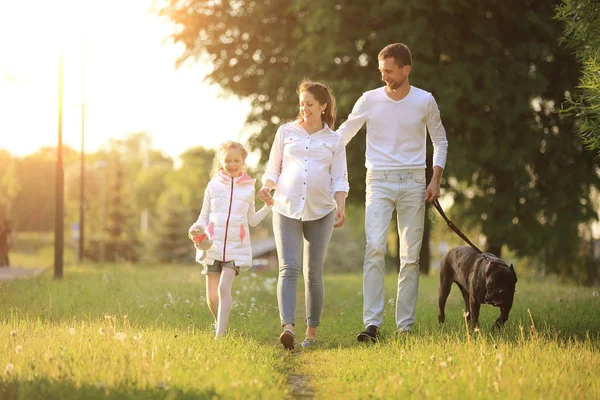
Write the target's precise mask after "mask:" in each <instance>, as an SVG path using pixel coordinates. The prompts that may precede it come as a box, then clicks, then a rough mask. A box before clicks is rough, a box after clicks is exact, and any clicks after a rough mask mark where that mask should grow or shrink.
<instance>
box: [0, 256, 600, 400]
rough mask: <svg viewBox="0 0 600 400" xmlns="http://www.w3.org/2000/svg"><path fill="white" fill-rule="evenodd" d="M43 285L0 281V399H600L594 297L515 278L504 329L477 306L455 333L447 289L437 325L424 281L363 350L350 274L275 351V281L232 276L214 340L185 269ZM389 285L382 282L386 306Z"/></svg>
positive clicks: (457, 321)
mask: <svg viewBox="0 0 600 400" xmlns="http://www.w3.org/2000/svg"><path fill="white" fill-rule="evenodd" d="M50 275H51V274H50V272H49V271H48V272H47V273H46V274H45V275H42V276H40V277H38V278H35V279H32V280H26V281H12V282H3V283H0V316H1V321H0V338H1V340H0V376H1V378H0V398H1V399H96V398H115V399H164V398H167V399H196V398H213V397H214V398H265V399H269V398H285V397H289V398H292V397H309V396H314V397H315V398H349V399H354V398H356V399H359V398H390V399H392V398H402V397H409V398H425V397H428V398H459V397H465V398H482V399H483V398H484V399H495V398H527V399H530V398H543V399H554V398H556V399H570V398H577V399H579V398H584V399H594V398H600V383H599V379H598V371H600V354H599V351H598V350H599V348H600V346H599V344H600V297H599V296H597V294H596V295H595V293H594V292H595V291H597V290H598V289H590V288H578V287H567V286H558V285H552V284H547V283H535V282H525V281H524V280H523V281H519V283H518V284H517V290H518V291H517V293H516V297H515V307H514V309H513V312H512V314H511V317H510V319H509V321H508V323H507V326H506V328H505V329H504V331H503V332H501V333H497V334H492V332H491V331H490V328H489V326H490V325H491V324H492V322H493V320H494V319H495V318H496V316H497V314H498V309H496V308H493V307H491V306H484V307H482V315H481V318H480V321H481V325H482V327H481V330H480V331H479V332H471V333H469V334H467V331H466V330H465V326H464V321H463V317H462V304H461V303H462V298H461V297H460V295H459V293H458V291H457V290H456V289H454V290H453V292H452V294H451V296H450V299H449V301H448V305H447V323H446V324H445V325H444V326H443V327H440V326H439V325H438V323H437V305H436V303H437V294H436V290H437V281H436V279H435V278H433V277H423V278H422V279H421V283H420V293H419V302H418V310H417V312H418V314H417V324H416V326H415V329H414V330H413V332H412V333H411V334H410V335H403V336H400V337H396V336H395V335H394V333H393V311H394V310H393V305H392V304H387V305H386V314H385V323H384V329H383V338H382V341H381V342H380V343H379V344H377V345H371V346H365V345H362V344H360V343H358V342H357V341H356V338H355V336H356V333H358V331H360V330H361V329H362V324H361V309H362V294H361V276H360V275H359V274H355V275H328V276H326V296H325V309H324V316H323V319H322V326H321V328H320V330H319V340H320V341H319V344H318V345H317V346H316V347H315V348H312V349H307V350H304V351H303V350H296V351H293V352H286V351H284V350H283V349H281V348H280V345H279V343H278V335H279V332H280V328H279V322H278V321H279V317H278V311H277V302H276V296H275V287H276V278H275V275H273V273H265V274H258V275H257V274H252V273H246V274H244V273H242V275H240V277H238V278H236V281H235V284H234V300H235V305H234V308H233V313H232V318H231V322H230V334H229V336H227V337H226V338H225V339H224V340H220V341H215V340H214V339H213V338H212V336H211V334H210V333H209V325H210V323H211V322H212V321H211V317H210V314H209V312H208V309H207V307H206V305H205V299H204V281H203V277H202V276H201V275H200V274H199V271H198V269H197V268H194V267H188V266H161V267H132V266H128V265H113V266H106V267H69V268H67V269H66V271H65V279H64V280H62V281H54V280H52V279H51V276H50ZM395 285H396V279H395V276H393V275H390V276H388V277H387V278H386V298H387V299H389V303H392V302H393V297H394V288H395ZM299 294H300V296H299V303H298V317H299V318H298V320H299V321H302V318H303V315H304V311H303V309H302V296H301V294H302V293H301V292H299ZM303 329H304V327H303V326H301V325H299V326H298V329H297V332H298V333H301V332H302V331H303ZM298 339H299V341H301V340H302V338H301V336H299V335H298Z"/></svg>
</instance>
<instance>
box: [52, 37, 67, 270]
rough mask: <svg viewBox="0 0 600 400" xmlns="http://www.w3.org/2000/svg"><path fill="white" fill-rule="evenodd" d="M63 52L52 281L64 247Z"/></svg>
mask: <svg viewBox="0 0 600 400" xmlns="http://www.w3.org/2000/svg"><path fill="white" fill-rule="evenodd" d="M62 129H63V50H62V48H61V49H60V52H59V55H58V146H57V147H56V194H55V201H56V211H55V215H54V279H62V277H63V254H64V247H65V246H64V245H65V226H64V218H63V216H64V169H63V146H62V134H63V132H62Z"/></svg>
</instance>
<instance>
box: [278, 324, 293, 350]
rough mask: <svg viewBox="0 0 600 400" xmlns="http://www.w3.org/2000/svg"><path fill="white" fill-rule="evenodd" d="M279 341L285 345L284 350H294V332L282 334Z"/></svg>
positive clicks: (286, 331)
mask: <svg viewBox="0 0 600 400" xmlns="http://www.w3.org/2000/svg"><path fill="white" fill-rule="evenodd" d="M279 341H280V342H281V344H282V345H283V348H284V349H287V350H294V332H292V331H288V330H287V329H286V330H285V331H283V332H282V333H281V335H279Z"/></svg>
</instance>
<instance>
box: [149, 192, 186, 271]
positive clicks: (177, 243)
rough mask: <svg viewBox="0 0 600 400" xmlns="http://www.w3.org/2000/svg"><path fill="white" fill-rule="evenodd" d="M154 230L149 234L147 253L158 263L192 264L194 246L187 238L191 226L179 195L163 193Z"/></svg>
mask: <svg viewBox="0 0 600 400" xmlns="http://www.w3.org/2000/svg"><path fill="white" fill-rule="evenodd" d="M159 204H160V207H159V209H158V215H157V218H156V220H157V221H158V224H156V226H155V228H154V229H153V230H152V231H151V233H150V240H149V242H150V244H151V246H150V248H149V249H148V253H149V254H151V255H152V256H153V257H152V258H153V259H155V260H157V261H159V262H160V263H172V262H186V261H187V262H193V260H194V254H195V251H194V246H193V243H192V242H191V241H190V240H189V239H188V237H187V230H188V229H189V227H190V225H191V224H192V222H194V221H191V220H190V218H189V215H190V210H189V209H188V208H187V207H185V206H184V205H183V202H182V199H181V195H180V194H178V193H172V192H165V193H164V194H163V195H162V196H161V198H160V200H159Z"/></svg>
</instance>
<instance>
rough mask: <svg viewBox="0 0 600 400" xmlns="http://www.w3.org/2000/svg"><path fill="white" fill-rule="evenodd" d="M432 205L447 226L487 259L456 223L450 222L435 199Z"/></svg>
mask: <svg viewBox="0 0 600 400" xmlns="http://www.w3.org/2000/svg"><path fill="white" fill-rule="evenodd" d="M432 203H433V206H434V207H435V209H436V210H438V212H439V213H440V215H441V216H442V218H444V220H446V223H447V224H448V226H449V227H450V229H452V230H453V231H454V232H455V233H456V234H457V235H458V236H460V238H461V239H462V240H464V241H465V242H467V243H468V244H469V246H471V247H472V248H473V249H474V250H476V251H477V252H478V253H479V254H481V255H482V256H483V258H485V259H488V257H487V256H486V255H485V254H483V251H481V250H479V248H478V247H477V246H475V245H474V244H473V243H472V242H471V241H470V240H469V238H468V237H466V236H465V234H464V233H462V232H461V231H460V229H458V228H457V227H456V225H454V224H453V223H452V221H450V219H449V218H448V217H447V216H446V213H445V212H444V210H443V209H442V206H441V205H440V202H439V201H438V200H437V199H435V200H434V201H433V202H432Z"/></svg>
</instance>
